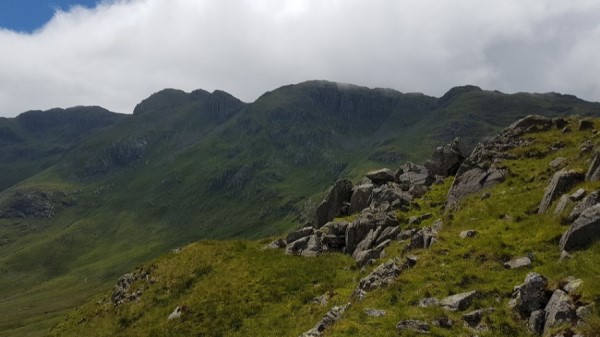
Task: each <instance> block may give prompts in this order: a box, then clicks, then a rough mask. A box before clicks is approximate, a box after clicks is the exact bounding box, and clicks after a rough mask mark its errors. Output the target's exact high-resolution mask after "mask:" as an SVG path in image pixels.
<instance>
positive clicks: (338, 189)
mask: <svg viewBox="0 0 600 337" xmlns="http://www.w3.org/2000/svg"><path fill="white" fill-rule="evenodd" d="M351 197H352V182H350V181H349V180H338V181H336V182H335V184H334V185H333V186H332V187H331V188H330V189H329V192H328V193H327V196H326V197H325V199H324V200H323V201H322V202H321V203H320V204H319V206H318V207H317V211H316V214H315V220H314V222H313V227H315V228H321V227H322V226H323V225H324V224H326V223H327V222H329V221H331V220H333V218H336V217H338V216H340V215H345V214H347V213H348V211H349V208H350V207H349V206H348V204H349V203H350V198H351Z"/></svg>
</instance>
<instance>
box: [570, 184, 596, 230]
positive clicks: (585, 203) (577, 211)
mask: <svg viewBox="0 0 600 337" xmlns="http://www.w3.org/2000/svg"><path fill="white" fill-rule="evenodd" d="M598 203H600V191H594V192H592V193H590V194H588V195H587V196H586V197H584V198H583V199H582V200H581V201H579V202H578V203H577V204H575V207H573V210H572V211H571V213H570V214H569V216H568V217H567V218H566V220H567V222H569V223H572V222H573V221H575V219H577V218H578V217H579V216H580V215H581V213H583V211H585V210H586V209H588V208H590V207H592V206H594V205H596V204H598Z"/></svg>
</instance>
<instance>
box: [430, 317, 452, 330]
mask: <svg viewBox="0 0 600 337" xmlns="http://www.w3.org/2000/svg"><path fill="white" fill-rule="evenodd" d="M431 323H432V324H433V325H434V326H439V327H440V328H444V329H452V327H453V326H454V321H453V320H451V319H449V318H448V317H436V318H434V319H433V321H432V322H431Z"/></svg>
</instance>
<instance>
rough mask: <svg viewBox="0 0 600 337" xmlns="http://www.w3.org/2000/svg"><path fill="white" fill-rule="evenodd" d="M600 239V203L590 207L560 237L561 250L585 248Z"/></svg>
mask: <svg viewBox="0 0 600 337" xmlns="http://www.w3.org/2000/svg"><path fill="white" fill-rule="evenodd" d="M599 239H600V205H594V206H592V207H589V208H588V209H586V210H585V211H583V212H582V213H581V215H580V216H579V217H578V218H577V219H576V220H575V221H574V222H573V224H572V225H571V226H570V227H569V229H568V230H567V231H566V232H565V233H564V234H563V236H562V238H561V239H560V243H559V248H560V250H561V251H562V250H566V251H569V252H570V251H573V250H578V249H585V248H587V247H588V246H589V245H591V244H592V243H594V242H596V241H598V240H599Z"/></svg>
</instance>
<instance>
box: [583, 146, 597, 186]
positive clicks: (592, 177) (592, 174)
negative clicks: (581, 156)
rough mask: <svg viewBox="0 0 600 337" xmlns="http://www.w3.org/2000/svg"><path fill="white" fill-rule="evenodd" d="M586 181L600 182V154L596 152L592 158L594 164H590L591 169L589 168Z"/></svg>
mask: <svg viewBox="0 0 600 337" xmlns="http://www.w3.org/2000/svg"><path fill="white" fill-rule="evenodd" d="M585 180H587V181H598V180H600V152H596V153H594V155H593V156H592V162H591V163H590V167H589V168H588V170H587V173H586V174H585Z"/></svg>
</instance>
